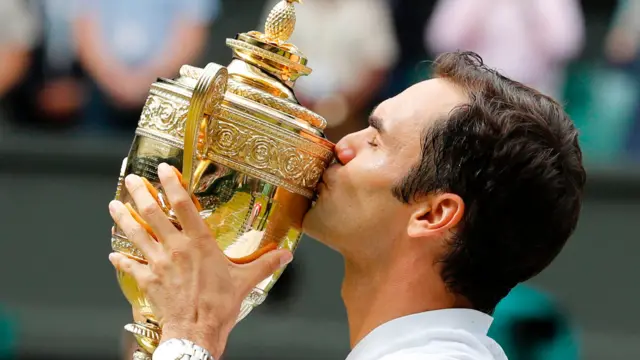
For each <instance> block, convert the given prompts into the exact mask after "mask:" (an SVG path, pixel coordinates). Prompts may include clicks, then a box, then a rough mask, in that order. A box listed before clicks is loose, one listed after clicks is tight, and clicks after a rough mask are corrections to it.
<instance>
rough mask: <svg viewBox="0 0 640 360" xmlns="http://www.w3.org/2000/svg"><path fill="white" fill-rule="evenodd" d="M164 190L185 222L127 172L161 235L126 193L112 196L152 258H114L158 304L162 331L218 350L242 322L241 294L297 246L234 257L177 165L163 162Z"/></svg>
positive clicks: (120, 218) (123, 221)
mask: <svg viewBox="0 0 640 360" xmlns="http://www.w3.org/2000/svg"><path fill="white" fill-rule="evenodd" d="M158 176H159V178H160V181H161V183H162V186H163V188H164V191H165V194H166V196H167V198H168V200H169V202H170V204H171V207H172V208H173V210H174V211H175V214H176V217H177V218H178V221H179V222H180V224H181V226H182V231H181V230H178V229H177V228H176V227H175V226H174V225H173V224H172V223H171V221H169V219H168V218H167V216H166V215H165V213H164V212H163V211H162V209H161V208H160V206H159V205H158V204H157V202H156V201H155V199H154V198H153V196H152V195H151V194H150V193H149V191H148V190H147V187H146V186H145V184H144V182H143V181H142V179H141V178H140V177H138V176H135V175H129V176H128V177H127V178H126V179H125V184H126V186H127V189H128V191H129V192H130V193H131V196H132V197H133V199H134V201H135V203H136V206H137V208H138V210H139V211H140V215H141V216H142V218H143V219H144V220H145V221H146V222H147V223H148V224H149V226H150V227H151V229H152V230H153V233H154V234H155V236H156V238H157V239H158V240H157V241H156V240H154V239H153V238H152V237H151V236H149V234H148V233H147V231H145V229H144V228H143V227H142V226H141V225H140V224H139V223H138V222H136V220H134V218H133V217H132V215H131V214H130V212H129V211H128V210H127V208H126V207H125V206H124V205H123V204H122V203H121V202H119V201H113V202H111V204H109V212H110V213H111V216H112V217H113V219H114V221H115V222H116V223H117V224H118V226H119V227H120V228H121V229H122V230H123V231H124V233H125V234H126V235H127V237H128V238H129V240H130V241H131V242H133V244H135V246H136V247H137V248H138V249H139V250H140V251H142V253H143V254H144V255H145V257H146V259H147V260H148V264H141V263H139V262H137V261H135V260H132V259H130V258H128V257H126V256H124V255H122V254H119V253H112V254H111V255H110V256H109V260H110V261H111V262H112V263H113V265H114V266H115V267H116V268H117V269H120V270H121V271H124V272H125V273H128V274H130V275H131V276H132V277H133V278H135V280H136V281H137V282H138V286H139V287H140V289H141V290H142V291H144V293H145V294H146V296H147V298H148V299H149V301H150V302H151V304H152V305H153V311H154V314H155V315H156V316H157V317H158V320H159V321H160V325H161V327H162V339H161V341H165V340H168V339H171V338H179V339H187V340H190V341H193V342H194V343H196V344H197V345H199V346H202V347H204V348H206V349H207V350H208V351H209V352H211V354H212V355H213V356H214V357H215V358H217V357H219V356H220V355H221V354H222V352H223V350H224V347H225V345H226V341H227V338H228V335H229V332H230V331H231V329H232V328H233V326H234V325H235V322H236V319H237V316H238V314H239V312H240V304H241V303H242V300H243V299H244V298H245V297H246V296H247V295H248V294H249V292H250V291H251V289H252V288H253V287H254V286H255V285H256V284H258V283H259V282H260V281H262V280H264V279H265V278H267V277H268V276H269V275H271V274H272V273H273V272H275V271H276V270H278V269H279V268H281V267H282V266H284V265H286V264H287V263H289V262H290V261H291V259H292V254H291V252H289V251H287V250H275V251H271V252H269V253H267V254H265V255H263V256H262V257H260V258H259V259H257V260H255V261H254V262H251V263H249V264H246V265H237V264H234V263H232V262H231V261H229V260H228V259H227V258H226V256H225V255H224V253H223V252H222V251H221V250H220V248H219V247H218V244H217V243H216V241H215V239H214V237H213V234H212V232H211V230H210V229H209V228H208V226H207V225H206V223H205V222H204V221H203V220H202V218H201V217H200V215H199V214H198V210H197V209H196V207H195V205H194V204H193V202H192V200H191V197H190V196H189V194H188V193H187V192H186V191H185V189H184V188H183V186H182V184H181V183H180V180H179V179H178V177H177V175H176V174H175V173H174V171H173V169H172V168H171V167H170V166H169V165H167V164H161V165H160V166H159V167H158Z"/></svg>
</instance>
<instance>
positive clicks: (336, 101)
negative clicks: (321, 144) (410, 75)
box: [258, 0, 398, 140]
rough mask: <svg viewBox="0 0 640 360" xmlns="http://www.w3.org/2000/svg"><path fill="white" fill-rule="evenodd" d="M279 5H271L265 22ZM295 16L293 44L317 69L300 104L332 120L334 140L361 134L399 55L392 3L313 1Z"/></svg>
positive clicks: (301, 88) (305, 82)
mask: <svg viewBox="0 0 640 360" xmlns="http://www.w3.org/2000/svg"><path fill="white" fill-rule="evenodd" d="M276 3H277V0H270V1H268V2H267V4H266V6H265V11H264V14H263V16H262V20H263V21H264V19H266V18H267V14H268V12H269V11H270V10H271V9H272V8H273V6H274V5H275V4H276ZM296 15H297V22H296V29H295V32H294V33H293V36H292V37H291V39H290V40H289V42H291V43H293V44H294V45H296V46H297V47H298V48H299V49H300V51H302V52H303V53H304V54H305V55H306V56H307V57H308V59H309V67H311V68H312V69H313V73H312V74H311V75H310V76H307V77H303V78H301V79H299V80H298V81H297V82H296V95H297V96H298V99H299V101H300V102H301V103H302V104H303V105H304V106H307V107H309V108H310V109H312V110H313V111H316V112H317V113H319V114H320V115H322V116H324V117H326V118H327V122H328V124H329V125H328V129H327V131H326V132H325V133H326V134H327V137H328V138H330V139H333V140H336V139H339V138H340V137H342V136H344V135H345V134H347V133H350V132H353V131H357V130H360V129H361V128H362V127H364V126H365V124H366V118H367V117H368V114H367V113H366V112H367V111H368V110H369V107H370V106H371V102H372V101H373V99H374V97H375V96H376V95H377V92H378V90H379V89H380V88H381V86H382V85H383V84H384V82H385V80H386V77H387V76H388V74H389V72H390V71H391V69H392V67H393V65H394V64H395V62H396V60H397V57H398V49H397V43H396V39H395V37H394V29H393V22H392V17H391V9H390V8H389V4H388V1H387V0H322V1H308V2H305V3H304V4H303V5H301V6H296ZM263 24H264V23H262V24H260V26H259V27H258V29H260V30H262V29H263V28H264V26H263Z"/></svg>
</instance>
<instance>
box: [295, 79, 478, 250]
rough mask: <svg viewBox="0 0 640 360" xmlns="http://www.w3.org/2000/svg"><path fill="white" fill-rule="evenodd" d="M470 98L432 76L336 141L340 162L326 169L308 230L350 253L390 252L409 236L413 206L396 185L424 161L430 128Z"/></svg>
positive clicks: (316, 236)
mask: <svg viewBox="0 0 640 360" xmlns="http://www.w3.org/2000/svg"><path fill="white" fill-rule="evenodd" d="M465 101H466V97H465V95H464V94H463V93H462V92H461V91H460V90H458V89H457V88H456V87H455V86H454V85H453V84H451V83H449V82H448V81H446V80H443V79H432V80H428V81H424V82H422V83H419V84H417V85H414V86H412V87H410V88H409V89H407V90H406V91H404V92H403V93H401V94H399V95H398V96H396V97H394V98H391V99H388V100H386V101H384V102H383V103H381V104H380V105H379V106H378V107H377V108H376V110H375V111H374V112H373V114H372V116H371V119H370V126H369V127H368V128H366V129H364V130H361V131H359V132H356V133H352V134H349V135H347V136H346V137H344V138H343V139H342V140H340V142H338V143H337V144H336V156H337V158H338V160H339V162H340V164H334V165H332V166H331V167H330V168H329V169H327V171H326V172H325V173H324V175H323V178H322V180H323V182H322V183H321V184H319V187H318V192H319V196H318V200H317V202H316V204H315V206H314V207H313V208H312V209H311V210H310V211H309V212H308V213H307V215H306V217H305V219H304V223H303V229H304V231H305V232H306V233H307V234H309V235H310V236H312V237H314V238H316V239H318V240H319V241H321V242H323V243H325V244H326V245H328V246H329V247H331V248H333V249H335V250H338V251H339V252H341V253H342V254H343V255H345V256H352V255H353V256H359V257H362V256H366V257H372V258H374V257H377V255H378V254H381V253H384V252H387V251H389V250H390V249H391V245H392V243H393V241H394V240H396V239H398V238H399V237H406V236H407V227H408V225H409V220H410V218H411V214H412V211H413V209H412V206H411V205H408V204H404V203H402V202H401V201H400V200H398V199H397V198H395V197H394V195H393V193H392V189H393V187H394V186H395V185H396V184H398V183H399V182H400V181H401V180H402V179H403V178H404V176H405V175H406V174H407V173H408V172H409V170H410V169H411V168H412V167H413V166H414V165H415V164H416V163H417V162H418V161H419V160H420V157H421V151H422V144H421V140H422V136H423V134H424V131H425V130H426V129H427V128H428V127H429V126H432V125H433V123H434V122H435V121H436V120H437V119H439V118H442V117H445V116H446V115H447V114H448V113H449V112H450V111H451V110H452V109H453V108H454V107H455V106H457V105H460V104H462V103H463V102H465Z"/></svg>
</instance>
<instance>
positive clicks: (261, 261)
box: [241, 249, 293, 290]
mask: <svg viewBox="0 0 640 360" xmlns="http://www.w3.org/2000/svg"><path fill="white" fill-rule="evenodd" d="M292 260H293V254H292V253H291V251H289V250H286V249H280V250H273V251H269V252H268V253H266V254H264V255H262V256H260V257H259V258H258V259H256V260H254V261H252V262H250V263H249V264H246V265H242V267H241V269H242V277H243V282H244V283H245V284H247V286H248V287H249V289H247V290H250V289H251V288H253V287H254V286H256V285H257V284H258V283H259V282H261V281H262V280H264V279H266V278H267V277H268V276H270V275H271V274H273V273H274V272H276V271H278V270H279V269H280V268H282V267H284V266H285V265H287V264H289V263H290V262H291V261H292Z"/></svg>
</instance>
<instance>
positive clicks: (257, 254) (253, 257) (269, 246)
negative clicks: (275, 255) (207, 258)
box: [229, 242, 278, 264]
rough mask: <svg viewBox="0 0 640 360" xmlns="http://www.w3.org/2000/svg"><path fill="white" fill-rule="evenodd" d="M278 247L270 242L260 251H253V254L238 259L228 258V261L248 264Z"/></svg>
mask: <svg viewBox="0 0 640 360" xmlns="http://www.w3.org/2000/svg"><path fill="white" fill-rule="evenodd" d="M277 247H278V244H276V243H274V242H272V243H269V244H267V245H265V246H263V247H261V248H260V249H258V250H256V251H254V252H253V253H251V254H249V255H247V256H243V257H239V258H231V257H230V258H229V261H231V262H232V263H234V264H248V263H250V262H252V261H254V260H256V259H257V258H259V257H261V256H262V255H264V254H266V253H268V252H269V251H272V250H275V249H276V248H277Z"/></svg>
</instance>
